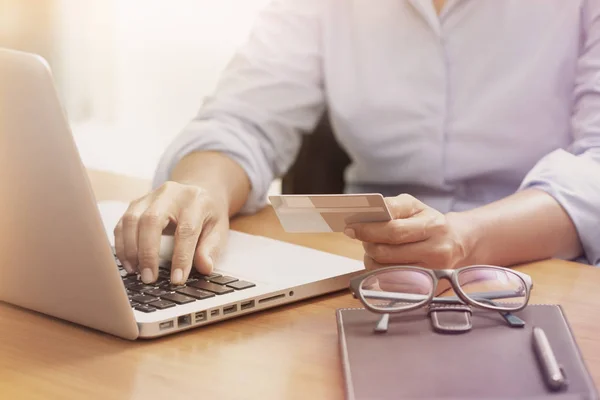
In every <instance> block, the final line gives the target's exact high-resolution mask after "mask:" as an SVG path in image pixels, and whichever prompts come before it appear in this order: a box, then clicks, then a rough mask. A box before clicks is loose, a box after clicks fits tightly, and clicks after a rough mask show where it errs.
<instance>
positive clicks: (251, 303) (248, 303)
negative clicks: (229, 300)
mask: <svg viewBox="0 0 600 400" xmlns="http://www.w3.org/2000/svg"><path fill="white" fill-rule="evenodd" d="M252 307H254V300H250V301H246V302H244V303H242V304H240V309H242V310H247V309H249V308H252Z"/></svg>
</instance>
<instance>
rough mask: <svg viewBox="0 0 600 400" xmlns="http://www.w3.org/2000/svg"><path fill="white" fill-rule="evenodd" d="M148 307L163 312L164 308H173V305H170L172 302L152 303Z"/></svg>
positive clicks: (159, 301) (160, 301)
mask: <svg viewBox="0 0 600 400" xmlns="http://www.w3.org/2000/svg"><path fill="white" fill-rule="evenodd" d="M150 305H151V306H152V307H156V308H158V309H159V310H164V309H166V308H171V307H175V303H172V302H170V301H167V300H158V301H153V302H152V303H150Z"/></svg>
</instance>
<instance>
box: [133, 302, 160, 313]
mask: <svg viewBox="0 0 600 400" xmlns="http://www.w3.org/2000/svg"><path fill="white" fill-rule="evenodd" d="M135 309H136V310H138V311H142V312H145V313H150V312H154V311H156V308H154V307H152V306H149V305H147V304H142V305H139V306H137V307H136V308H135Z"/></svg>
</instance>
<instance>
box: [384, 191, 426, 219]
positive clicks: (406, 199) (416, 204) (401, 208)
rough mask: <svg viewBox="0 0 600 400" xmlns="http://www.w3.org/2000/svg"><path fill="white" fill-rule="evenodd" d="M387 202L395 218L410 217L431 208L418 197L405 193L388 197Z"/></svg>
mask: <svg viewBox="0 0 600 400" xmlns="http://www.w3.org/2000/svg"><path fill="white" fill-rule="evenodd" d="M385 203H386V205H387V207H388V209H389V210H390V213H391V214H392V218H394V219H401V218H410V217H412V216H414V215H417V214H419V213H420V212H421V211H423V210H426V209H427V208H429V207H427V206H426V205H425V204H423V203H422V202H421V201H419V200H418V199H417V198H415V197H413V196H411V195H409V194H404V193H403V194H400V195H398V196H396V197H386V198H385Z"/></svg>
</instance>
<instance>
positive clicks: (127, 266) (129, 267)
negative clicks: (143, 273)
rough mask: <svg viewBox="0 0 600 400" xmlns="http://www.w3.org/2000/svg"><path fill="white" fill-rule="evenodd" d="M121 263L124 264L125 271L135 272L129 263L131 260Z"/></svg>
mask: <svg viewBox="0 0 600 400" xmlns="http://www.w3.org/2000/svg"><path fill="white" fill-rule="evenodd" d="M121 264H122V265H123V268H125V271H127V272H128V273H130V274H131V273H133V268H132V267H131V264H129V261H121Z"/></svg>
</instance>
